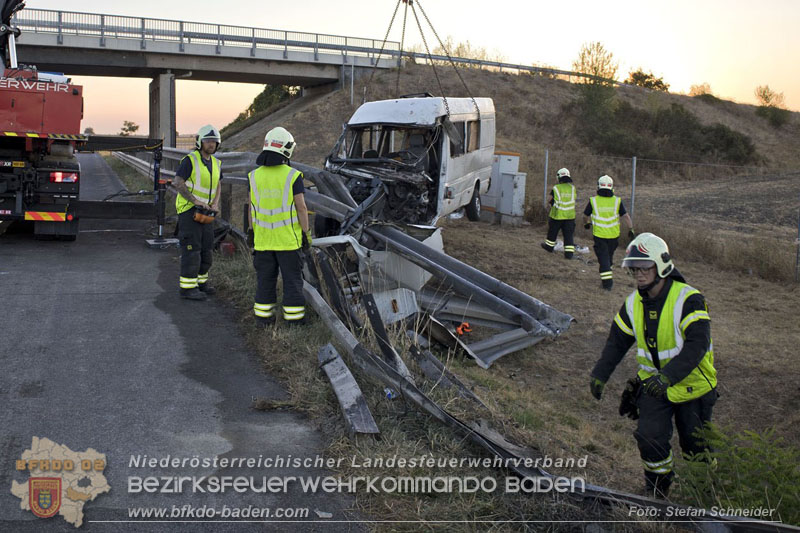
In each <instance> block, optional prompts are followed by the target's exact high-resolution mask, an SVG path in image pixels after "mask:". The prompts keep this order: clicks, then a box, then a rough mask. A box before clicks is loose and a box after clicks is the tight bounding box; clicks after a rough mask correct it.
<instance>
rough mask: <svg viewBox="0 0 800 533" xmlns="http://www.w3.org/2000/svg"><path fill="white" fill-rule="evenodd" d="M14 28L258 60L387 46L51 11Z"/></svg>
mask: <svg viewBox="0 0 800 533" xmlns="http://www.w3.org/2000/svg"><path fill="white" fill-rule="evenodd" d="M13 24H14V25H16V26H18V27H19V28H21V29H22V30H23V31H28V32H35V33H50V34H56V35H57V36H58V37H57V40H58V43H59V44H63V39H64V36H65V35H73V36H81V37H97V38H98V39H99V43H100V46H105V45H106V40H107V39H130V40H137V41H139V43H140V48H141V49H142V50H146V49H147V44H148V42H153V41H161V42H173V43H176V44H177V45H178V47H179V50H180V51H181V52H183V51H185V46H186V45H189V44H204V45H211V46H215V47H216V49H217V50H216V51H217V53H218V54H219V53H221V48H222V47H223V46H237V47H242V48H250V50H251V55H255V52H256V50H258V49H273V50H281V49H282V50H283V51H284V55H286V54H287V53H288V52H289V51H303V52H309V51H311V52H313V53H314V55H315V58H316V57H317V56H318V54H319V53H320V51H323V52H328V53H330V52H339V53H342V54H343V55H344V56H345V57H346V56H347V55H359V56H367V57H370V58H371V59H373V60H374V58H375V57H376V56H377V54H378V52H379V50H380V48H381V43H382V41H380V40H375V39H365V38H361V37H349V36H345V35H330V34H323V33H307V32H297V31H288V30H277V29H267V28H253V27H244V26H229V25H224V24H210V23H204V22H185V21H179V20H166V19H153V18H145V17H128V16H122V15H105V14H96V13H82V12H75V11H55V10H49V9H25V10H23V11H20V12H18V13H17V14H16V15H15V16H14V21H13ZM399 49H400V43H398V42H396V41H387V42H386V45H385V47H384V55H386V56H387V57H391V56H394V57H397V56H398V55H399Z"/></svg>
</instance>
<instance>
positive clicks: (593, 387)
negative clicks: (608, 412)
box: [589, 376, 606, 401]
mask: <svg viewBox="0 0 800 533" xmlns="http://www.w3.org/2000/svg"><path fill="white" fill-rule="evenodd" d="M605 388H606V382H605V381H602V380H600V379H597V378H596V377H594V376H592V378H591V379H590V381H589V390H590V391H592V396H594V399H595V400H598V401H599V400H600V398H602V397H603V389H605Z"/></svg>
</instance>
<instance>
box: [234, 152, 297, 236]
mask: <svg viewBox="0 0 800 533" xmlns="http://www.w3.org/2000/svg"><path fill="white" fill-rule="evenodd" d="M300 176H302V174H301V173H300V172H299V171H298V170H295V169H293V168H291V167H290V166H288V165H276V166H270V167H265V166H260V167H258V168H257V169H255V170H254V171H252V172H250V174H248V175H247V177H248V179H249V180H250V214H251V215H252V218H253V233H254V234H255V249H256V250H258V251H263V250H297V249H298V248H300V247H301V245H302V242H303V240H302V238H303V230H302V228H301V226H300V221H299V220H298V218H297V211H296V210H295V208H294V195H293V194H292V186H293V185H294V182H295V180H296V179H297V178H298V177H300Z"/></svg>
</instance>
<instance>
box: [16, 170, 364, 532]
mask: <svg viewBox="0 0 800 533" xmlns="http://www.w3.org/2000/svg"><path fill="white" fill-rule="evenodd" d="M81 164H82V172H83V180H84V181H83V183H82V193H81V195H82V198H84V199H102V198H103V197H105V196H107V195H108V194H110V193H113V192H116V191H118V190H119V189H121V188H122V184H121V183H120V182H119V181H118V179H117V178H116V176H114V175H113V172H112V171H111V169H110V168H109V167H108V166H107V165H106V164H105V162H104V161H103V160H102V158H100V157H99V156H95V155H89V156H82V157H81ZM152 229H153V228H152V224H150V223H142V222H119V221H117V222H108V221H82V222H81V233H80V235H79V236H78V239H77V241H76V242H74V243H66V242H60V241H52V242H50V241H44V242H41V241H36V240H34V239H33V236H32V235H25V234H12V235H3V236H0V301H2V308H3V313H2V316H3V320H2V323H0V368H1V369H2V370H0V405H2V409H0V530H2V531H73V530H74V527H73V526H72V525H70V524H68V523H67V522H66V521H64V520H63V519H62V518H61V517H54V518H51V519H46V520H43V519H39V518H36V517H35V516H33V514H32V513H30V512H29V511H23V510H21V509H20V501H19V499H18V498H16V497H15V496H13V495H12V494H11V492H10V489H11V483H12V479H13V480H17V481H18V482H25V481H27V478H28V474H27V473H26V472H16V471H15V461H16V460H17V459H19V458H20V457H21V455H22V453H23V451H24V450H25V449H27V448H29V447H30V445H31V439H32V437H34V436H36V437H46V438H49V439H51V440H53V441H55V442H57V443H59V444H63V445H66V446H68V447H69V448H70V449H71V450H73V451H84V450H86V449H87V448H94V449H95V450H97V451H98V452H101V453H105V454H106V456H107V460H108V465H107V467H106V469H105V471H104V475H105V477H106V479H107V480H108V483H109V484H110V486H111V491H110V492H108V493H106V494H102V495H100V496H99V497H98V498H97V499H96V500H95V501H92V502H88V503H86V505H85V506H84V513H85V518H84V525H83V527H82V528H81V529H82V530H85V531H90V532H91V531H117V530H121V531H178V530H181V531H182V530H187V529H191V530H200V531H229V530H230V531H249V530H259V531H264V530H268V531H271V530H274V531H287V530H288V531H294V530H302V531H320V530H336V531H342V530H345V531H347V530H353V529H357V528H356V527H354V526H352V525H349V524H346V523H343V522H339V521H346V520H349V519H352V518H353V517H354V516H355V515H354V514H353V513H351V512H350V511H348V509H350V508H351V507H352V506H353V501H352V498H350V497H349V496H348V495H346V494H338V493H333V494H325V493H322V492H320V493H317V494H313V493H311V494H305V493H303V492H302V491H300V490H299V487H298V486H296V485H295V486H292V488H291V489H290V490H289V491H288V493H285V494H284V493H279V494H272V495H271V494H266V495H265V494H253V493H245V494H239V493H236V492H232V491H228V492H226V493H224V494H208V493H207V494H191V493H190V492H187V491H184V492H183V493H178V494H158V493H156V494H147V493H141V494H133V493H130V492H129V491H128V478H129V477H130V476H141V477H144V476H202V475H212V474H217V475H231V476H238V475H243V476H254V477H255V478H256V479H257V480H260V479H261V477H263V476H316V475H325V474H327V473H328V472H325V471H322V470H315V469H308V468H306V469H304V468H283V469H274V468H273V469H269V468H261V469H258V468H255V469H248V468H244V469H228V470H216V471H215V470H213V469H211V468H206V469H203V468H177V469H176V468H165V469H161V468H134V467H131V466H130V464H129V463H130V459H131V457H132V456H137V455H144V454H146V455H148V456H149V457H157V458H160V457H164V456H166V455H170V456H172V457H189V458H191V457H193V456H195V455H197V456H199V457H201V458H202V457H211V458H213V457H247V458H255V459H258V458H259V456H263V457H264V458H267V457H275V456H283V457H286V456H289V455H291V456H293V457H298V458H304V457H312V458H313V457H315V456H316V455H318V454H321V449H322V438H321V435H320V434H319V433H317V432H316V431H315V430H314V429H313V428H312V426H311V425H310V424H309V423H308V422H307V421H306V420H304V419H303V417H301V416H299V415H298V414H296V413H293V412H290V411H269V412H263V411H256V410H253V409H251V407H250V406H251V402H252V399H253V398H254V397H263V398H273V399H281V398H285V397H286V392H285V391H284V390H283V389H282V388H281V386H280V385H279V384H278V383H276V382H275V381H274V380H273V379H272V378H271V377H270V376H268V375H265V374H264V373H263V372H262V371H261V369H260V367H259V364H258V362H257V360H256V358H255V356H254V355H253V354H252V353H251V352H249V351H248V349H247V348H246V346H245V345H244V342H243V340H242V339H241V337H240V336H239V335H238V334H237V329H236V328H237V326H236V323H235V320H234V316H233V313H232V311H230V310H229V309H227V308H226V307H225V306H224V305H222V304H219V303H217V302H215V301H213V299H212V300H211V301H208V302H203V303H200V302H189V301H183V300H180V299H179V298H178V251H177V249H170V250H151V249H149V248H147V247H146V245H145V242H144V240H145V238H147V237H150V235H149V232H150V231H152ZM211 274H212V276H211V279H212V280H213V269H212V271H211ZM312 356H313V354H311V355H309V357H312ZM186 504H191V505H194V506H196V507H199V506H202V505H208V506H213V507H215V508H217V509H219V508H222V506H223V505H228V506H231V507H234V506H236V507H247V506H249V505H253V506H256V507H258V508H265V507H271V508H277V507H284V508H286V507H292V508H308V509H309V510H310V516H309V518H308V519H307V520H309V521H310V522H307V523H293V524H287V523H285V522H284V523H272V522H268V523H192V524H187V523H169V522H166V523H164V522H162V523H147V524H142V523H132V522H124V523H123V522H99V521H126V520H129V518H128V508H130V507H138V506H156V507H170V508H171V507H172V506H173V505H174V506H178V507H180V506H183V505H186ZM315 510H319V511H323V512H327V513H332V518H330V519H327V520H325V519H319V518H318V517H317V515H316V514H315V512H314V511H315ZM334 521H335V522H334Z"/></svg>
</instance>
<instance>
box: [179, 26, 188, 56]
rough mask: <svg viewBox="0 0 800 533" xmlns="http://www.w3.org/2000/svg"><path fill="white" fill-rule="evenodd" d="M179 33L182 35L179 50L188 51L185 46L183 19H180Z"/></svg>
mask: <svg viewBox="0 0 800 533" xmlns="http://www.w3.org/2000/svg"><path fill="white" fill-rule="evenodd" d="M178 34H179V36H180V43H181V44H180V45H179V46H178V48H179V50H180V51H181V52H184V51H186V47H185V46H184V44H183V21H180V22H179V23H178Z"/></svg>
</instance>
